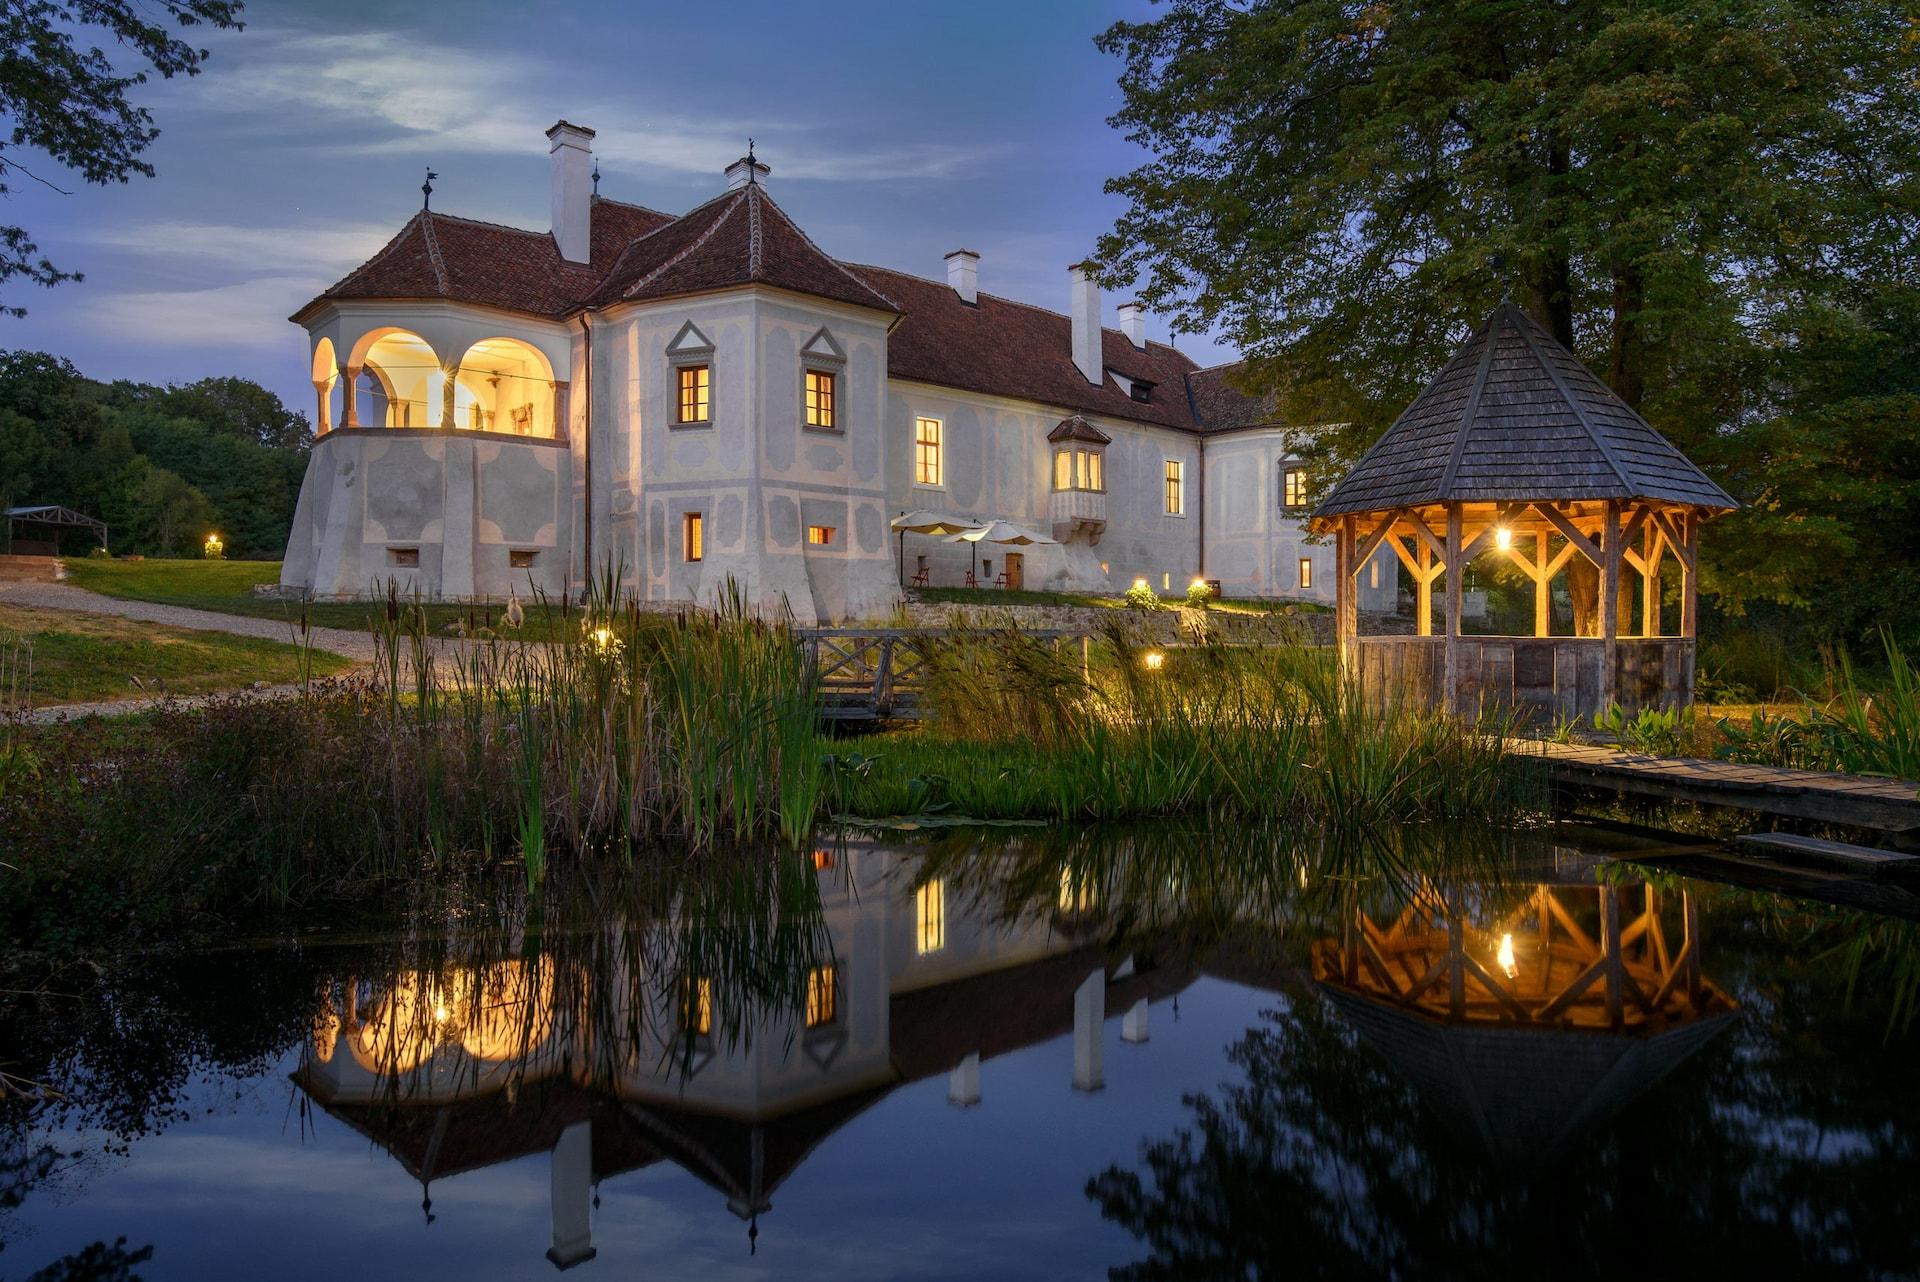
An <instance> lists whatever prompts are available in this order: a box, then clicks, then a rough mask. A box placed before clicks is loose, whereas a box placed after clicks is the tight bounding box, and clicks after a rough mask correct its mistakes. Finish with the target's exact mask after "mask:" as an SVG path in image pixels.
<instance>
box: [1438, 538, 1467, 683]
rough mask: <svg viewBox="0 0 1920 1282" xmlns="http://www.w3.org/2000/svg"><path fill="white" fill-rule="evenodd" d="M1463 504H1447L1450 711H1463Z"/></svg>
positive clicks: (1447, 666) (1447, 674) (1447, 670)
mask: <svg viewBox="0 0 1920 1282" xmlns="http://www.w3.org/2000/svg"><path fill="white" fill-rule="evenodd" d="M1461 525H1462V514H1461V505H1460V504H1459V503H1456V502H1451V501H1450V502H1448V504H1447V651H1446V680H1445V684H1444V686H1443V689H1444V691H1445V698H1446V708H1447V711H1449V712H1458V711H1459V710H1460V677H1461V672H1460V587H1461V582H1462V580H1461V573H1462V571H1463V570H1464V569H1465V567H1464V566H1462V565H1461V564H1460V551H1461V547H1462V545H1463V544H1464V543H1465V539H1464V537H1463V535H1462V532H1461Z"/></svg>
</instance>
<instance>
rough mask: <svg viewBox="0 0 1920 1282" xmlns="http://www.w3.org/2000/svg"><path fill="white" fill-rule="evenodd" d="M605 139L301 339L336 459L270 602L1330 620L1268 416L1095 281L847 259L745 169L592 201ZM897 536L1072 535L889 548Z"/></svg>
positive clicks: (450, 223)
mask: <svg viewBox="0 0 1920 1282" xmlns="http://www.w3.org/2000/svg"><path fill="white" fill-rule="evenodd" d="M593 137H594V134H593V131H592V130H590V129H584V128H581V127H579V126H576V125H572V124H568V123H567V122H565V121H561V122H560V123H558V124H556V125H554V127H553V128H552V129H550V130H548V131H547V138H548V140H549V141H550V143H551V157H552V165H551V169H552V188H553V228H552V230H551V231H526V230H521V229H519V228H514V227H504V226H500V225H498V224H494V223H484V222H477V221H474V220H472V219H467V218H459V217H454V216H451V215H448V214H444V213H440V212H437V211H432V210H429V209H423V210H422V211H421V212H420V213H419V214H416V215H415V216H414V217H413V218H412V219H411V220H410V221H409V222H408V223H407V224H406V226H405V227H403V228H402V229H401V230H400V232H399V234H398V235H396V236H395V237H394V238H393V240H392V241H391V242H389V243H388V244H387V246H386V247H385V248H384V249H382V250H381V251H380V252H379V253H378V254H376V255H374V256H373V258H371V259H370V260H368V261H367V262H366V263H365V264H364V265H363V266H361V267H359V268H358V269H357V270H355V271H354V272H353V273H351V274H350V275H348V276H347V277H346V278H345V279H344V280H342V281H340V282H339V283H338V284H337V285H335V286H333V287H332V288H331V289H329V290H327V291H326V292H325V293H323V294H321V295H320V296H319V297H318V298H316V299H314V300H313V301H312V302H310V303H308V304H307V305H306V306H305V307H303V308H301V309H300V311H299V312H297V313H296V314H295V315H294V316H293V318H292V319H293V320H294V321H295V322H296V323H297V324H299V325H302V326H304V327H305V328H306V330H307V332H308V334H309V336H310V341H311V346H312V352H313V386H314V393H315V396H316V399H317V409H318V424H319V432H320V435H319V436H318V438H317V440H316V442H315V444H314V449H313V461H312V465H311V466H310V467H309V468H308V471H307V476H306V481H305V483H304V485H303V486H302V488H301V492H300V501H299V510H298V513H297V515H296V517H295V520H294V527H293V533H292V536H291V538H290V540H289V543H288V547H287V554H286V564H285V570H284V572H283V576H282V581H283V583H285V584H286V585H288V586H292V587H298V588H301V589H304V590H306V591H309V592H312V593H313V594H315V595H316V596H319V597H350V596H358V595H364V594H366V593H368V592H369V591H370V590H381V591H383V590H384V586H385V585H386V584H387V583H388V581H389V580H397V581H398V582H399V584H400V586H401V588H402V590H404V591H408V592H411V591H413V590H415V589H416V588H417V589H418V590H419V591H420V592H422V593H423V594H425V595H426V596H429V597H433V598H440V599H448V600H462V599H470V598H475V597H491V598H498V597H505V596H506V595H507V594H508V592H509V591H510V590H517V591H518V592H519V593H520V594H521V595H523V596H524V595H526V594H527V593H528V592H529V591H530V590H531V589H532V588H535V587H537V588H539V589H541V590H544V591H546V592H548V593H553V594H557V593H558V592H560V591H561V590H562V589H563V588H577V586H578V585H579V584H581V583H583V582H584V581H585V580H586V578H587V577H588V575H589V574H590V573H592V572H594V571H596V570H601V569H603V568H604V567H607V566H617V567H618V568H619V572H620V574H621V575H622V576H623V582H624V584H625V585H626V587H627V589H628V590H630V591H632V592H633V593H635V594H636V595H638V596H639V597H641V598H644V599H648V600H683V601H705V600H708V599H710V598H711V596H712V594H713V592H714V591H715V589H716V588H717V587H718V586H719V585H720V584H722V583H723V582H725V580H726V579H727V578H728V577H729V576H731V577H732V578H733V579H735V580H737V581H738V583H739V584H740V585H741V587H742V588H743V589H744V591H745V592H746V594H747V596H748V598H749V599H750V600H751V601H753V602H755V603H757V604H759V605H762V606H770V607H771V606H777V605H778V604H779V602H780V601H781V600H782V599H784V600H785V601H786V603H787V604H788V605H789V606H790V607H791V608H792V610H793V612H794V614H795V615H796V616H797V617H798V618H799V619H801V620H802V621H803V622H810V621H814V620H820V621H833V620H843V619H860V618H870V617H875V616H878V615H881V614H884V613H885V612H886V611H887V610H888V609H890V608H891V607H892V605H893V604H894V603H895V602H896V601H897V600H898V599H899V598H900V595H901V589H902V586H903V585H904V584H906V583H909V582H913V581H916V580H917V581H919V582H924V583H930V584H931V585H933V586H936V587H939V586H959V585H963V584H964V583H966V582H967V580H968V576H969V575H973V576H975V578H976V580H977V582H978V583H979V584H980V585H981V586H991V585H994V584H996V583H999V584H1002V585H1006V586H1023V587H1027V588H1038V589H1055V590H1064V591H1078V592H1112V591H1117V590H1120V589H1124V588H1125V587H1126V586H1128V585H1129V584H1130V583H1132V582H1133V581H1134V580H1136V579H1145V580H1147V581H1148V582H1149V583H1150V584H1151V585H1152V586H1153V587H1154V588H1156V589H1161V590H1173V591H1179V590H1181V589H1182V588H1184V587H1185V585H1186V584H1187V583H1188V582H1189V581H1190V580H1191V579H1193V578H1194V577H1196V576H1200V577H1205V578H1209V579H1217V580H1219V581H1220V583H1221V585H1222V588H1223V590H1224V592H1225V593H1226V594H1227V595H1229V596H1251V597H1286V598H1296V599H1302V600H1325V601H1330V600H1332V598H1333V578H1334V564H1333V552H1334V550H1333V548H1332V547H1331V546H1330V545H1320V544H1316V543H1310V542H1308V540H1307V534H1306V529H1305V525H1304V521H1305V519H1306V516H1307V512H1308V507H1309V495H1308V493H1307V486H1306V477H1305V472H1304V470H1303V469H1302V468H1301V467H1300V466H1299V464H1298V462H1297V460H1294V459H1291V458H1290V457H1289V456H1288V454H1287V452H1286V443H1285V440H1284V436H1285V433H1284V432H1283V431H1282V429H1281V426H1280V425H1279V424H1277V423H1275V422H1273V421H1272V420H1273V417H1274V416H1273V415H1272V413H1271V412H1269V410H1268V409H1267V407H1266V406H1265V405H1264V403H1262V402H1260V401H1258V400H1255V399H1253V398H1250V397H1247V396H1245V395H1242V394H1241V393H1240V392H1238V391H1236V390H1235V389H1234V387H1233V386H1232V385H1231V380H1230V375H1231V374H1232V372H1233V370H1234V369H1235V368H1236V367H1235V366H1231V365H1229V366H1215V367H1212V368H1206V369H1203V368H1200V367H1199V366H1198V365H1196V364H1195V363H1194V361H1192V360H1191V359H1189V358H1188V357H1187V356H1185V355H1183V354H1182V353H1181V352H1179V351H1178V350H1176V349H1175V348H1173V347H1170V346H1167V345H1165V344H1162V343H1156V342H1149V341H1148V339H1147V337H1146V327H1145V317H1144V314H1143V312H1142V309H1141V307H1140V305H1139V304H1137V303H1122V304H1121V305H1120V306H1119V307H1118V309H1117V312H1118V320H1119V325H1118V327H1117V328H1109V327H1107V326H1106V325H1105V324H1103V320H1102V315H1101V311H1102V304H1101V298H1100V293H1099V291H1098V289H1097V288H1096V287H1095V286H1094V284H1093V282H1092V281H1091V280H1089V279H1088V277H1087V275H1086V273H1085V271H1084V270H1083V269H1082V268H1080V267H1078V266H1076V267H1071V268H1069V269H1068V270H1067V279H1066V280H1065V281H1063V282H1062V284H1063V286H1064V292H1065V295H1066V299H1067V302H1068V307H1067V310H1066V311H1065V312H1054V311H1048V310H1046V309H1044V308H1040V307H1035V306H1031V305H1029V304H1026V303H1018V302H1013V301H1010V300H1008V299H1005V298H1000V297H996V296H995V295H993V294H991V293H986V292H983V291H982V290H981V289H980V288H979V282H980V276H981V256H980V255H979V254H978V253H976V252H974V251H973V250H969V249H955V250H954V251H953V252H952V253H950V254H948V255H947V256H946V263H945V267H946V273H945V279H944V280H942V279H938V278H928V277H924V276H918V275H913V274H911V273H908V272H903V271H896V270H893V269H891V268H884V267H874V266H867V265H863V264H857V263H850V262H842V261H840V260H838V259H836V258H834V257H832V256H831V255H829V254H827V253H826V252H825V251H824V250H822V249H821V248H820V247H819V246H818V245H817V244H815V243H814V242H813V241H812V240H811V239H810V238H809V237H808V236H807V234H806V233H805V232H804V231H802V230H801V229H800V228H799V227H798V226H797V225H796V224H795V223H794V222H793V220H792V219H790V218H789V217H788V216H787V215H786V213H785V212H784V211H782V209H781V208H780V206H779V205H778V204H776V203H775V201H774V199H773V197H772V195H771V194H770V193H769V189H768V179H769V176H770V171H769V169H768V166H766V165H765V164H762V163H760V162H759V161H758V160H757V159H755V158H754V157H753V156H751V155H749V156H746V157H743V158H742V159H741V160H739V161H737V162H735V163H734V164H733V165H732V166H730V167H729V168H728V169H727V170H726V186H725V189H724V190H723V191H721V192H720V193H719V194H718V195H716V196H715V197H714V198H713V199H712V200H709V201H707V202H706V203H705V204H702V205H700V206H699V207H697V208H695V209H693V210H691V211H690V212H688V213H685V214H682V215H679V216H678V217H675V216H673V215H670V214H664V213H659V212H656V211H655V210H652V209H646V208H642V207H640V206H638V205H632V204H626V203H624V202H621V201H616V200H611V199H608V198H606V197H604V196H601V195H599V194H598V192H597V187H598V179H597V177H596V175H595V174H594V171H593V165H592V144H593ZM987 271H988V272H989V273H991V261H990V260H989V262H988V264H987ZM909 511H929V512H935V513H942V514H951V515H952V516H954V517H958V518H970V519H973V520H976V521H992V520H995V519H1000V520H1005V521H1008V522H1011V523H1014V524H1015V525H1018V526H1020V527H1023V528H1024V529H1027V530H1030V531H1032V532H1034V533H1036V534H1039V535H1043V536H1045V537H1047V538H1049V539H1051V540H1054V541H1053V542H1050V543H1035V544H1027V545H1013V544H1000V543H992V542H982V543H979V544H978V545H969V544H965V543H960V544H955V543H951V542H947V541H944V540H943V539H942V538H941V537H939V536H936V535H927V534H915V533H906V534H896V533H895V532H894V531H893V530H892V529H891V528H890V523H891V522H892V521H893V520H894V519H895V518H897V517H899V516H901V515H902V514H903V513H906V512H909ZM1363 586H1366V585H1365V584H1364V583H1363ZM1389 590H1391V589H1389Z"/></svg>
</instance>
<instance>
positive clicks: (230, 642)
mask: <svg viewBox="0 0 1920 1282" xmlns="http://www.w3.org/2000/svg"><path fill="white" fill-rule="evenodd" d="M22 642H25V643H30V644H31V646H32V655H31V667H32V685H31V694H32V702H33V704H34V706H35V707H45V706H47V705H49V704H57V703H92V702H104V701H106V700H112V699H137V698H141V697H143V696H146V695H152V694H160V693H162V692H163V691H165V692H170V693H173V694H205V693H208V692H210V691H215V690H238V689H241V688H242V687H245V686H250V685H252V684H253V683H254V682H256V681H269V682H273V683H275V684H279V683H282V682H291V681H298V680H299V679H300V651H299V649H298V648H297V647H295V646H291V645H286V644H284V643H282V642H279V641H263V640H261V639H259V638H257V637H236V636H229V635H228V634H226V633H224V632H193V631H189V630H187V629H185V628H169V627H163V626H161V625H159V624H154V623H142V622H138V621H136V620H133V619H115V618H109V617H105V616H101V615H92V614H73V613H70V612H68V611H65V610H35V609H30V608H28V607H25V606H0V668H4V669H6V670H7V671H8V672H9V674H11V673H13V672H15V671H16V670H19V671H21V672H22V675H23V676H24V669H25V668H26V666H27V664H26V663H25V662H24V659H25V656H24V655H23V653H22ZM347 666H348V662H347V660H345V659H343V658H341V657H340V656H339V655H337V654H328V653H325V652H324V651H319V650H316V651H314V652H313V675H314V676H315V677H324V676H332V675H333V674H334V673H336V672H339V671H341V670H343V669H345V668H346V667H347ZM133 678H138V679H139V682H140V684H137V685H136V684H135V682H134V680H133ZM26 693H27V692H26V691H20V690H7V689H0V707H6V706H7V701H8V699H9V698H10V697H12V698H14V699H17V700H18V702H20V703H25V702H26V698H25V695H26Z"/></svg>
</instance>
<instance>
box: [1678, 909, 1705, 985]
mask: <svg viewBox="0 0 1920 1282" xmlns="http://www.w3.org/2000/svg"><path fill="white" fill-rule="evenodd" d="M1680 919H1681V921H1682V922H1683V923H1684V925H1683V929H1684V931H1685V934H1686V938H1685V939H1684V940H1683V941H1682V947H1681V951H1682V952H1684V953H1685V954H1686V957H1687V1004H1688V1005H1689V1006H1692V1007H1693V1008H1694V1009H1695V1010H1699V1009H1700V998H1701V984H1700V979H1701V970H1700V944H1701V939H1700V905H1699V903H1698V902H1697V901H1696V900H1695V899H1694V897H1693V892H1692V891H1690V890H1683V891H1681V892H1680Z"/></svg>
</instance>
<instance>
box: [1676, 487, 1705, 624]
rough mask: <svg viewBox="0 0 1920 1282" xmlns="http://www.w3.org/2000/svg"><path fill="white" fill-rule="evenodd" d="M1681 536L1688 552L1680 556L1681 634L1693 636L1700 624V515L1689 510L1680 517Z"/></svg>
mask: <svg viewBox="0 0 1920 1282" xmlns="http://www.w3.org/2000/svg"><path fill="white" fill-rule="evenodd" d="M1680 537H1681V538H1683V539H1685V540H1686V544H1685V546H1686V550H1687V554H1686V555H1685V556H1683V557H1681V558H1680V576H1681V578H1680V635H1681V636H1683V637H1688V638H1691V637H1692V636H1693V635H1694V628H1695V627H1696V625H1697V624H1698V622H1699V620H1698V617H1697V611H1698V609H1699V603H1700V516H1699V514H1698V513H1695V512H1688V513H1686V514H1685V515H1683V516H1682V517H1681V518H1680Z"/></svg>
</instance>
